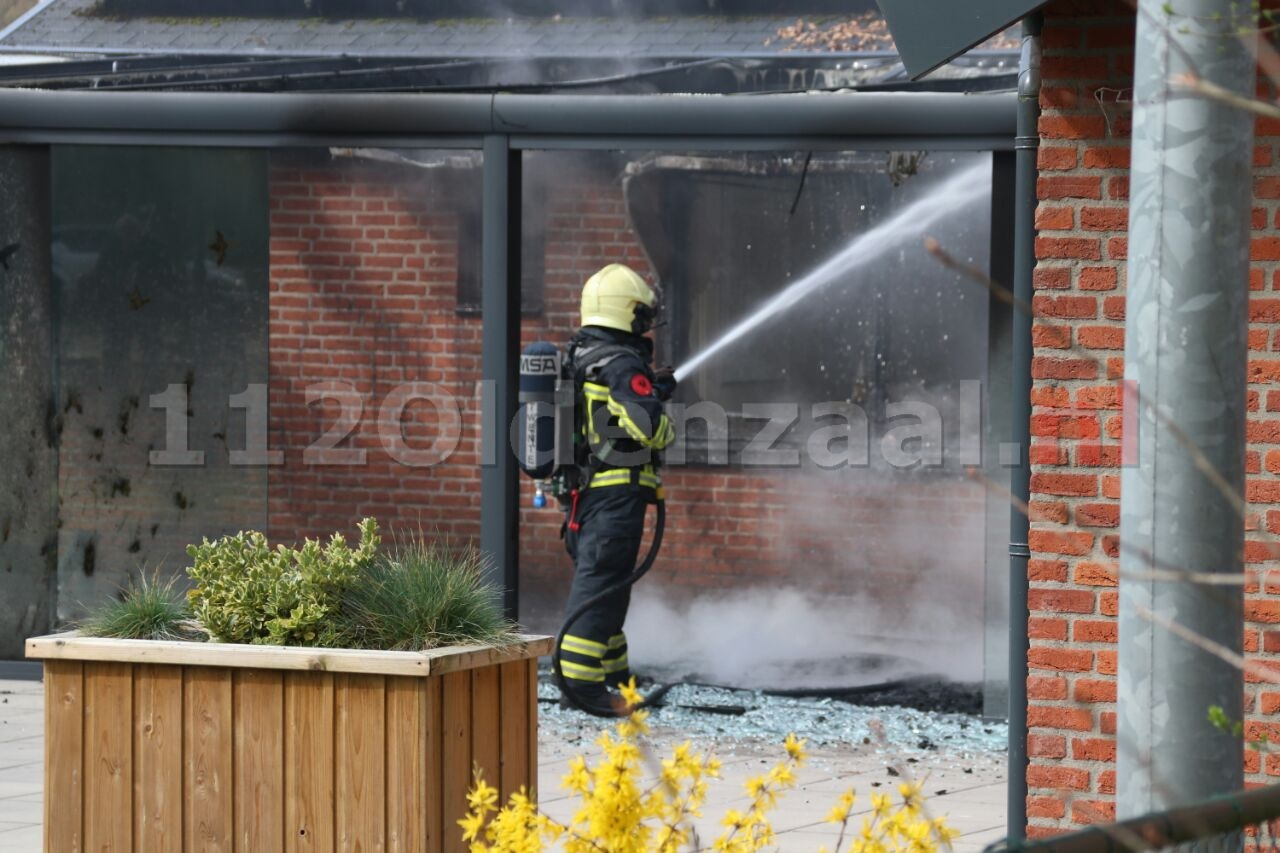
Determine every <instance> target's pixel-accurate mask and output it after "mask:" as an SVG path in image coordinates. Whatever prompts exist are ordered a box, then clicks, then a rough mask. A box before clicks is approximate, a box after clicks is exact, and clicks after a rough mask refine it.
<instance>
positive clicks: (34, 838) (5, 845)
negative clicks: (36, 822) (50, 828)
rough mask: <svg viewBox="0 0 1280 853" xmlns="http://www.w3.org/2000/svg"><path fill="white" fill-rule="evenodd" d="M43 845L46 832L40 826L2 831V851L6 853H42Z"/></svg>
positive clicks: (0, 845)
mask: <svg viewBox="0 0 1280 853" xmlns="http://www.w3.org/2000/svg"><path fill="white" fill-rule="evenodd" d="M43 845H44V832H43V830H42V829H41V828H40V827H39V826H20V827H16V828H14V829H9V830H4V829H0V850H4V851H5V853H40V851H41V850H42V849H43Z"/></svg>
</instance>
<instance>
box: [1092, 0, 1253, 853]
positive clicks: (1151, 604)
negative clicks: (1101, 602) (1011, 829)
mask: <svg viewBox="0 0 1280 853" xmlns="http://www.w3.org/2000/svg"><path fill="white" fill-rule="evenodd" d="M1249 6H1250V4H1247V3H1246V4H1241V3H1235V2H1232V0H1175V2H1173V3H1172V4H1170V3H1166V2H1165V0H1141V3H1140V6H1139V9H1138V37H1137V51H1136V65H1135V73H1134V104H1135V109H1134V121H1133V157H1132V162H1133V167H1132V173H1131V187H1132V189H1131V197H1132V198H1133V200H1134V201H1133V203H1132V205H1131V206H1130V208H1129V258H1130V260H1129V265H1128V269H1129V272H1128V304H1127V310H1126V321H1125V381H1126V383H1127V390H1128V394H1127V395H1126V396H1127V399H1126V407H1129V410H1128V411H1126V413H1125V414H1126V421H1125V431H1126V435H1125V443H1126V445H1128V447H1132V446H1134V445H1135V440H1136V447H1137V454H1136V458H1133V456H1132V454H1130V458H1128V459H1125V460H1124V463H1125V466H1126V467H1125V468H1124V469H1123V470H1122V472H1121V504H1120V535H1121V540H1120V541H1121V546H1120V574H1121V576H1120V655H1119V664H1120V674H1119V702H1118V708H1119V722H1118V738H1117V740H1118V756H1117V807H1118V808H1117V811H1118V813H1119V816H1120V817H1122V818H1124V817H1130V816H1134V815H1138V814H1141V813H1143V812H1147V811H1153V810H1156V809H1163V808H1169V807H1171V806H1177V805H1182V804H1186V803H1191V802H1195V801H1196V800H1200V799H1205V798H1207V797H1209V796H1211V795H1214V794H1225V793H1228V792H1232V791H1236V790H1239V789H1240V788H1241V787H1242V785H1243V771H1242V764H1243V756H1242V744H1241V740H1240V738H1238V737H1235V736H1233V735H1232V734H1230V733H1229V732H1225V731H1221V730H1219V729H1218V728H1216V727H1215V726H1214V725H1213V724H1212V723H1210V721H1209V709H1210V707H1211V706H1214V705H1217V706H1221V707H1222V708H1223V709H1224V711H1225V712H1226V715H1227V716H1228V717H1229V718H1231V719H1233V720H1239V719H1241V716H1242V713H1243V710H1242V697H1243V693H1244V682H1243V675H1242V673H1241V672H1240V671H1239V670H1238V669H1236V668H1235V667H1232V666H1230V665H1229V664H1227V663H1224V662H1223V661H1222V660H1220V659H1218V658H1217V657H1215V656H1214V655H1213V654H1212V653H1210V652H1208V651H1206V650H1204V649H1202V648H1201V647H1200V646H1199V645H1197V644H1196V643H1193V642H1190V641H1189V640H1188V639H1185V638H1184V637H1183V636H1179V634H1178V633H1175V632H1174V631H1171V630H1169V628H1167V627H1165V626H1166V625H1167V624H1169V623H1176V624H1177V625H1179V626H1181V628H1183V629H1185V630H1186V631H1191V632H1194V633H1195V634H1198V635H1199V636H1201V637H1203V638H1205V639H1207V640H1209V641H1210V642H1212V643H1215V644H1217V645H1219V646H1222V647H1225V648H1227V649H1230V650H1233V651H1234V652H1236V653H1239V652H1240V650H1241V635H1242V610H1243V591H1242V587H1241V586H1235V585H1232V586H1223V585H1211V584H1200V583H1194V582H1191V581H1190V580H1185V579H1180V578H1170V577H1169V571H1170V570H1178V569H1185V570H1188V571H1192V572H1198V573H1226V574H1238V573H1240V572H1241V571H1242V566H1241V560H1242V553H1241V552H1242V546H1243V536H1244V519H1243V518H1242V517H1241V516H1240V514H1239V512H1238V509H1237V507H1236V506H1234V505H1233V500H1236V499H1239V498H1240V497H1241V494H1242V491H1243V488H1242V487H1243V482H1244V450H1245V384H1246V368H1245V365H1246V358H1247V355H1248V349H1247V329H1248V294H1249V231H1250V199H1251V196H1250V193H1251V188H1252V184H1251V176H1250V164H1251V163H1252V154H1253V118H1252V117H1251V116H1250V115H1249V114H1248V113H1245V112H1243V111H1241V110H1238V109H1235V108H1233V107H1230V106H1227V105H1226V104H1225V103H1223V102H1221V101H1218V100H1215V99H1211V98H1206V97H1199V96H1195V95H1190V94H1188V93H1186V92H1181V93H1180V92H1178V91H1177V86H1178V84H1177V83H1175V82H1174V81H1175V80H1176V79H1178V78H1179V77H1181V76H1182V75H1187V74H1192V75H1195V76H1196V77H1199V78H1201V79H1204V80H1206V81H1209V82H1212V83H1215V84H1217V85H1218V86H1221V87H1223V88H1225V89H1227V90H1229V91H1231V92H1234V93H1236V94H1238V95H1240V96H1243V97H1251V96H1252V95H1253V93H1254V68H1253V60H1252V59H1251V57H1250V55H1249V51H1248V50H1247V49H1246V48H1245V46H1244V44H1243V42H1242V41H1241V39H1240V38H1238V33H1239V31H1240V30H1241V29H1242V28H1247V29H1252V28H1254V27H1256V17H1257V13H1256V11H1254V12H1253V14H1252V15H1250V13H1249V12H1248V11H1247V10H1248V8H1249ZM1251 17H1252V19H1253V20H1252V21H1251V20H1250V18H1251ZM1134 384H1136V394H1135V393H1134V392H1133V388H1134ZM1135 410H1136V411H1135ZM1134 428H1136V430H1137V434H1136V435H1134V434H1133V433H1132V430H1133V429H1134ZM1128 447H1126V450H1127V449H1128ZM1206 464H1207V465H1208V466H1212V468H1213V470H1215V471H1216V472H1217V473H1218V474H1219V475H1220V476H1221V479H1222V482H1223V483H1225V486H1226V489H1227V490H1228V491H1229V492H1230V494H1223V491H1222V490H1220V488H1219V485H1216V484H1215V483H1214V481H1213V480H1212V479H1210V478H1209V477H1207V476H1206V475H1205V473H1204V472H1203V470H1202V466H1203V465H1206ZM1156 570H1160V571H1161V572H1164V574H1161V575H1159V576H1153V574H1152V573H1153V572H1154V571H1156ZM1220 842H1222V843H1220V844H1218V845H1215V849H1217V848H1226V847H1227V846H1230V845H1231V844H1232V843H1233V842H1232V841H1231V840H1229V839H1220ZM1234 846H1235V847H1237V848H1238V846H1239V838H1238V837H1237V838H1235V839H1234Z"/></svg>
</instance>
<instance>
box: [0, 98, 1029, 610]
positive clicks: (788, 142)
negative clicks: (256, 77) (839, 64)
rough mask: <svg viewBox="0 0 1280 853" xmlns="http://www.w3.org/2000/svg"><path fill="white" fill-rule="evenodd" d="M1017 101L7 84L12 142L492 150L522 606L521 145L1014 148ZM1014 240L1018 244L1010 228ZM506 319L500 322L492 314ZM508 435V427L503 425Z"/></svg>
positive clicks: (510, 519)
mask: <svg viewBox="0 0 1280 853" xmlns="http://www.w3.org/2000/svg"><path fill="white" fill-rule="evenodd" d="M1016 128H1017V113H1016V99H1015V96H1014V95H1013V94H1012V93H1010V94H999V95H958V94H939V93H884V94H879V93H877V94H870V93H858V94H857V95H856V96H855V95H841V94H790V95H755V96H737V97H734V96H707V95H688V96H683V95H651V96H650V95H616V96H614V95H504V94H494V95H487V94H486V95H340V94H339V95H291V94H244V93H236V94H232V93H175V92H136V93H130V92H110V93H95V92H56V91H53V92H50V91H37V90H17V89H15V90H0V144H6V143H9V144H40V145H47V144H96V145H104V144H106V145H189V146H203V147H208V146H222V147H246V146H247V147H271V148H277V147H295V146H298V147H302V146H306V147H315V146H328V145H346V146H358V145H365V146H378V147H384V148H471V149H481V150H483V152H484V154H485V156H484V163H483V177H482V183H483V198H484V202H483V214H482V217H483V220H482V221H483V226H482V235H481V243H482V247H483V248H482V252H483V259H484V260H483V264H482V272H481V275H482V280H483V288H482V309H483V315H484V317H485V318H487V322H485V324H484V333H483V373H482V375H483V378H484V379H485V381H486V385H487V386H488V387H487V388H486V393H485V404H486V405H487V406H488V407H489V410H486V411H485V412H484V416H485V417H484V433H483V435H482V440H481V441H482V448H483V449H482V458H483V464H482V469H483V473H482V478H481V547H482V549H483V550H484V551H485V552H486V553H487V554H489V555H490V556H491V557H492V559H493V561H494V562H493V573H494V574H493V579H494V580H495V581H498V582H500V583H502V584H503V587H504V588H505V589H506V590H507V596H506V604H507V607H508V611H509V612H510V613H511V614H512V615H514V613H515V609H516V604H517V601H518V596H517V584H518V574H519V573H518V568H517V553H518V548H517V545H518V539H517V535H518V531H517V523H516V522H517V517H518V510H517V506H516V465H515V460H514V458H513V457H512V455H511V454H510V453H503V452H500V451H501V449H502V448H503V447H505V445H506V435H505V430H503V429H502V428H501V427H500V426H499V425H501V424H508V423H510V422H511V420H512V418H513V417H514V416H515V412H516V395H515V379H516V376H515V370H516V367H515V355H516V353H517V350H518V348H519V340H520V324H519V305H520V269H519V253H518V252H512V251H510V249H511V247H512V246H513V245H516V242H513V241H517V242H518V240H519V234H520V227H519V226H520V192H521V190H520V152H521V151H523V150H529V149H583V150H610V149H620V148H640V149H645V150H657V149H662V150H683V151H687V150H698V151H723V150H733V151H760V150H772V151H779V150H782V151H796V150H800V151H804V150H823V149H849V148H851V147H854V146H855V145H856V147H860V148H877V147H883V148H905V149H921V148H928V149H933V150H987V151H993V152H1006V151H1012V150H1013V148H1014V138H1015V131H1016ZM1010 236H1011V235H1010ZM493 318H501V319H499V320H496V321H495V320H494V319H493ZM495 430H496V431H495Z"/></svg>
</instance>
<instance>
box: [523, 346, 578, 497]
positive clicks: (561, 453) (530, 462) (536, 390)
mask: <svg viewBox="0 0 1280 853" xmlns="http://www.w3.org/2000/svg"><path fill="white" fill-rule="evenodd" d="M562 373H563V365H562V359H561V354H560V348H559V347H557V346H556V345H555V344H553V343H549V342H547V341H537V342H535V343H531V344H529V345H528V346H526V347H525V348H524V350H523V351H521V353H520V388H519V404H520V406H519V409H518V410H517V412H516V423H515V424H514V427H515V429H516V435H517V438H516V441H515V445H516V459H517V461H518V462H519V465H520V470H521V471H523V472H524V473H525V474H526V475H527V476H529V477H531V478H532V479H534V480H536V481H537V483H536V484H535V486H534V495H533V505H534V507H537V508H541V507H544V506H546V505H547V498H546V494H547V491H548V490H549V486H548V483H549V481H550V480H551V478H552V477H554V476H555V475H556V474H557V473H559V472H560V470H561V469H562V468H563V467H565V466H568V465H572V464H573V451H572V442H573V438H572V436H573V432H572V431H573V386H572V381H571V380H566V379H565V378H564V377H563V376H562Z"/></svg>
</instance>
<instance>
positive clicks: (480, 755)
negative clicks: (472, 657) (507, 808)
mask: <svg viewBox="0 0 1280 853" xmlns="http://www.w3.org/2000/svg"><path fill="white" fill-rule="evenodd" d="M500 684H501V682H500V681H499V678H498V667H496V666H488V667H485V668H484V669H473V670H471V761H472V763H473V764H474V765H475V766H477V767H479V768H480V772H481V774H482V775H483V776H484V779H485V781H486V782H488V783H489V784H490V785H493V786H494V787H495V788H499V789H501V787H502V765H501V764H500V761H501V758H500V756H501V755H502V743H501V741H502V722H501V716H500V714H499V711H500V707H499V706H500V704H501V692H500V690H501V688H500Z"/></svg>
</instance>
